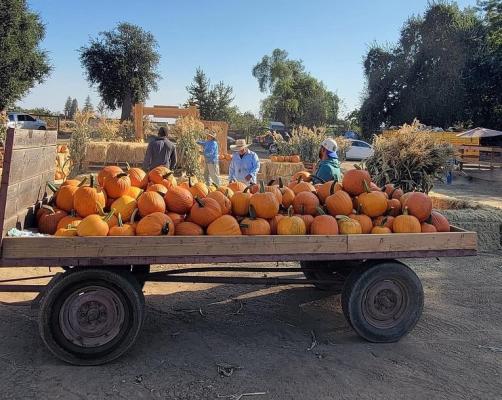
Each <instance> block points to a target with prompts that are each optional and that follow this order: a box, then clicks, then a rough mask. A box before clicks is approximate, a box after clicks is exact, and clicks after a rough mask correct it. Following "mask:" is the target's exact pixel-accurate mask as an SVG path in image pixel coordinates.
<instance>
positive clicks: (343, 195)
mask: <svg viewBox="0 0 502 400" xmlns="http://www.w3.org/2000/svg"><path fill="white" fill-rule="evenodd" d="M352 206H353V204H352V199H351V198H350V196H349V195H348V193H347V192H345V191H343V190H339V191H338V192H335V193H333V194H332V195H330V196H328V198H327V199H326V207H327V209H328V212H329V214H330V215H332V216H333V217H336V216H337V215H349V214H350V213H352Z"/></svg>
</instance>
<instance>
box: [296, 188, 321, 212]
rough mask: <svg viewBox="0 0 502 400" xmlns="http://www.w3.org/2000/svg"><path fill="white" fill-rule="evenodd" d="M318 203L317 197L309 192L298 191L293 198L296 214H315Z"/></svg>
mask: <svg viewBox="0 0 502 400" xmlns="http://www.w3.org/2000/svg"><path fill="white" fill-rule="evenodd" d="M319 205H320V203H319V198H318V197H317V196H316V195H315V194H314V193H311V192H300V193H298V194H297V195H296V196H295V198H294V200H293V208H294V210H295V213H297V214H310V215H316V214H317V208H318V207H319Z"/></svg>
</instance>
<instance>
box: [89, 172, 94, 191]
mask: <svg viewBox="0 0 502 400" xmlns="http://www.w3.org/2000/svg"><path fill="white" fill-rule="evenodd" d="M89 179H90V180H89V186H90V187H92V188H93V187H94V175H93V174H91V175H89Z"/></svg>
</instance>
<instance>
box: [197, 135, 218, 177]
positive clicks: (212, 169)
mask: <svg viewBox="0 0 502 400" xmlns="http://www.w3.org/2000/svg"><path fill="white" fill-rule="evenodd" d="M204 133H205V134H206V136H207V138H208V140H199V141H198V142H197V144H200V145H201V146H202V147H203V148H204V160H205V161H206V167H205V169H204V179H205V181H206V185H208V186H209V185H211V183H215V184H216V185H218V186H219V185H220V166H219V161H218V153H219V151H218V142H217V140H216V135H215V134H214V132H211V131H210V130H208V129H206V130H204Z"/></svg>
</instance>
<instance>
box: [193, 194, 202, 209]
mask: <svg viewBox="0 0 502 400" xmlns="http://www.w3.org/2000/svg"><path fill="white" fill-rule="evenodd" d="M194 200H195V201H196V202H197V204H198V205H199V207H204V203H203V202H202V200H201V199H199V196H195V199H194Z"/></svg>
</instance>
